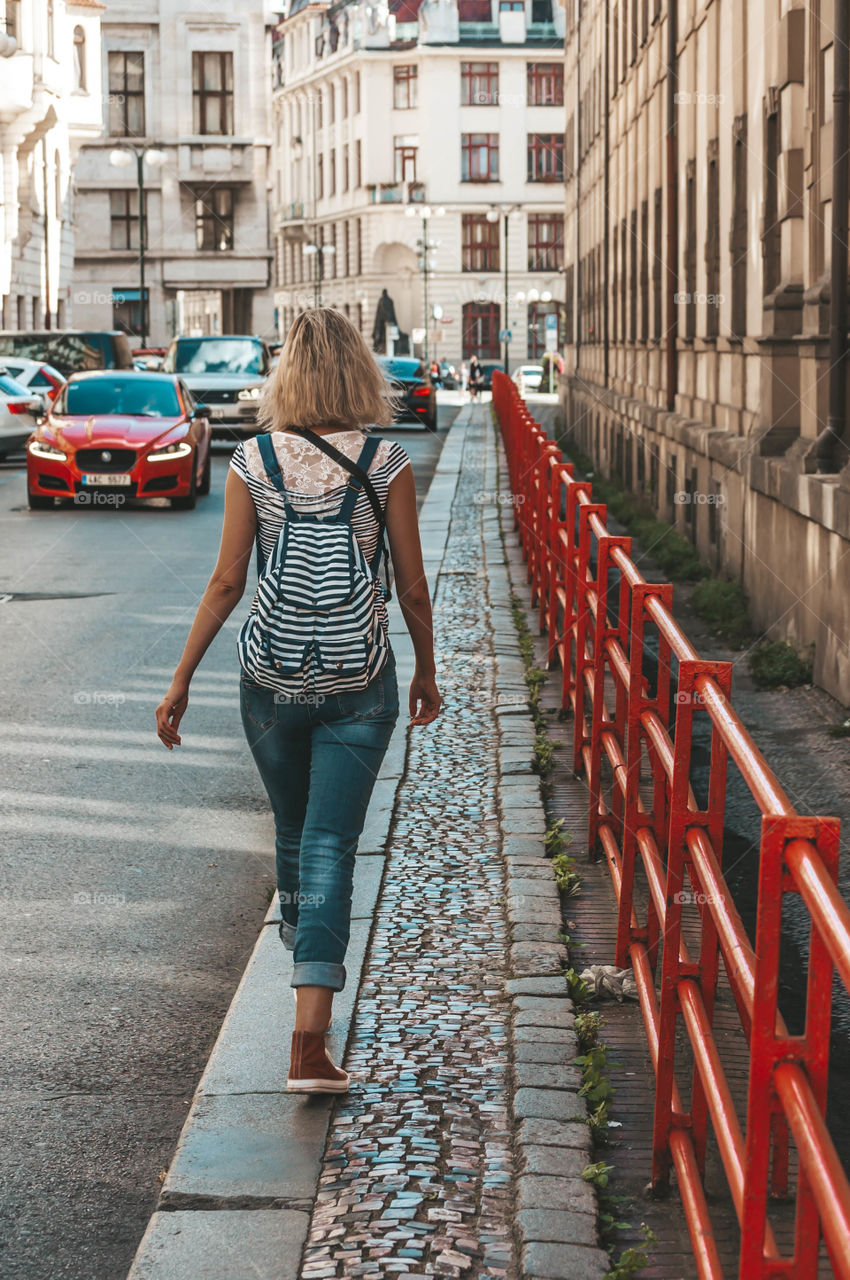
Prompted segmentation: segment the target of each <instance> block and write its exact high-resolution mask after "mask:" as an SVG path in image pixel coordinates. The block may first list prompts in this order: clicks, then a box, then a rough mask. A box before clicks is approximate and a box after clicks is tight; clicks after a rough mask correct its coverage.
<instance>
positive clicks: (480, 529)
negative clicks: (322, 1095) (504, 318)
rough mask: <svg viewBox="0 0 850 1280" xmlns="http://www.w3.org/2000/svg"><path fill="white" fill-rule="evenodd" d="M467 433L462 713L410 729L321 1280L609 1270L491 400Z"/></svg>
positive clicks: (444, 634)
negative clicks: (600, 1232) (508, 558)
mask: <svg viewBox="0 0 850 1280" xmlns="http://www.w3.org/2000/svg"><path fill="white" fill-rule="evenodd" d="M455 430H463V431H464V433H465V434H464V442H463V456H462V464H461V470H460V476H459V481H458V486H457V490H456V492H455V497H454V503H453V506H452V511H451V523H450V527H449V531H448V540H447V544H446V550H445V555H444V559H443V563H442V568H441V573H440V577H439V580H438V583H437V589H436V597H435V609H434V624H435V625H434V629H435V636H436V641H437V663H438V672H439V679H440V684H441V689H442V693H443V697H444V699H445V709H444V712H443V714H442V716H441V717H440V719H439V721H438V722H437V724H436V725H435V726H433V727H432V728H431V729H429V730H427V731H425V732H421V731H419V732H417V731H413V732H412V734H411V738H410V745H409V749H408V760H407V771H406V776H405V778H404V780H403V781H402V785H401V787H400V789H399V792H398V795H397V798H396V812H395V818H394V823H393V826H392V828H391V832H390V838H389V842H388V846H387V867H386V872H385V877H384V882H383V887H382V891H381V893H380V897H379V900H378V905H377V910H376V914H375V924H374V931H373V934H372V939H371V944H370V947H369V950H368V952H367V956H366V961H365V965H364V970H363V977H362V979H361V987H360V992H359V996H358V1000H357V1004H356V1009H355V1015H354V1022H353V1027H352V1033H351V1037H350V1040H349V1046H348V1054H347V1058H346V1066H347V1069H348V1070H349V1071H350V1072H351V1073H352V1077H353V1084H352V1090H351V1093H350V1094H349V1095H348V1097H347V1098H346V1099H345V1100H343V1101H341V1102H339V1103H338V1104H337V1107H336V1111H335V1114H334V1117H333V1119H332V1122H331V1126H330V1132H329V1138H328V1143H327V1148H326V1151H325V1155H324V1160H323V1166H322V1173H321V1177H320V1182H319V1190H318V1196H317V1199H316V1205H315V1209H314V1211H313V1215H312V1220H311V1224H310V1229H309V1234H308V1238H307V1242H306V1245H305V1250H304V1254H303V1259H302V1265H301V1273H300V1274H301V1276H302V1277H303V1280H321V1278H324V1277H348V1276H351V1277H355V1276H357V1277H364V1280H371V1277H375V1278H376V1280H377V1278H378V1277H384V1276H390V1275H393V1276H397V1277H399V1278H400V1280H404V1278H405V1277H413V1276H423V1275H435V1274H436V1275H443V1276H457V1277H467V1276H469V1277H481V1280H483V1278H484V1277H488V1278H489V1277H508V1278H510V1280H513V1278H514V1277H520V1276H522V1277H526V1276H539V1277H561V1276H563V1277H566V1276H569V1277H570V1278H571V1280H582V1277H585V1276H587V1277H590V1276H593V1277H596V1276H601V1275H604V1274H605V1272H606V1271H607V1269H608V1268H607V1261H606V1258H605V1255H604V1254H602V1253H601V1252H600V1251H599V1250H598V1249H597V1248H596V1243H597V1235H596V1204H595V1198H594V1193H593V1191H592V1189H591V1187H590V1186H589V1185H588V1184H587V1183H585V1182H583V1181H582V1180H581V1176H580V1175H581V1170H582V1168H583V1167H584V1165H585V1164H586V1163H587V1161H588V1159H589V1155H588V1151H589V1147H588V1140H587V1129H586V1126H585V1124H584V1119H585V1105H584V1101H583V1099H581V1098H580V1097H578V1087H579V1084H580V1080H579V1077H578V1072H577V1069H576V1068H575V1067H574V1066H573V1065H572V1059H573V1058H574V1057H575V1055H576V1052H577V1050H576V1048H575V1041H574V1036H573V1032H572V1029H571V1028H572V1020H573V1014H572V1006H571V1003H570V1001H569V1000H568V998H567V995H566V987H565V983H564V979H563V976H562V974H563V969H564V967H565V965H566V960H567V956H566V952H565V950H564V948H563V946H562V945H561V944H560V943H559V942H558V940H557V935H558V929H559V927H560V923H561V918H560V909H559V904H558V895H557V889H556V888H555V884H554V879H553V877H552V871H551V865H550V864H549V862H548V861H547V860H546V859H545V858H544V857H543V843H542V838H543V834H544V819H543V811H542V807H541V804H540V793H539V786H538V781H537V777H536V775H534V774H533V773H532V772H531V756H532V750H533V731H532V727H531V721H530V719H529V714H528V709H527V701H526V689H525V684H524V679H523V668H522V663H521V660H520V658H519V655H518V648H517V641H516V632H515V629H514V626H513V621H512V618H511V613H510V607H509V597H508V580H507V576H506V573H505V568H504V557H503V550H502V544H501V540H500V536H499V527H498V496H497V478H496V445H495V438H494V434H493V431H492V427H491V425H490V421H489V412H488V411H487V409H486V408H481V407H477V408H476V409H471V410H470V411H469V412H468V413H465V414H464V415H463V421H461V422H459V424H458V426H456V427H455Z"/></svg>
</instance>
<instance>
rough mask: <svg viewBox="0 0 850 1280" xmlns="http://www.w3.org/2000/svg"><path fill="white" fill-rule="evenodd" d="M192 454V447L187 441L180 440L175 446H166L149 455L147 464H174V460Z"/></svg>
mask: <svg viewBox="0 0 850 1280" xmlns="http://www.w3.org/2000/svg"><path fill="white" fill-rule="evenodd" d="M191 452H192V446H191V445H190V444H189V442H188V440H180V441H178V442H177V444H167V445H164V446H163V447H162V448H160V449H157V450H156V452H155V453H149V454H148V456H147V459H146V461H147V462H174V460H175V458H185V457H186V456H187V455H188V454H190V453H191Z"/></svg>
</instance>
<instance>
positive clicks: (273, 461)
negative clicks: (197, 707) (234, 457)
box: [237, 430, 389, 701]
mask: <svg viewBox="0 0 850 1280" xmlns="http://www.w3.org/2000/svg"><path fill="white" fill-rule="evenodd" d="M304 434H305V435H306V436H307V437H308V438H309V439H310V440H311V441H312V442H313V444H315V445H316V446H317V447H318V448H320V449H321V450H322V452H323V453H326V454H328V456H329V457H332V458H333V459H334V460H335V461H336V462H339V463H340V465H342V466H343V467H345V469H346V470H347V471H349V472H350V473H351V478H350V479H349V482H348V485H347V486H346V490H345V494H344V497H343V500H342V505H341V507H340V509H339V511H338V512H337V514H336V515H333V516H319V515H314V514H306V513H304V512H300V511H296V510H295V509H294V508H293V507H292V506H291V504H290V502H289V500H288V499H287V497H286V490H285V487H284V483H283V477H282V476H281V473H280V466H279V464H278V460H277V457H276V455H275V451H274V447H273V445H272V442H271V439H270V438H269V436H268V435H267V434H263V435H259V436H257V444H258V446H259V450H260V456H261V458H262V460H263V465H264V466H265V468H266V472H267V474H268V477H269V480H270V481H271V483H272V484H273V485H274V487H275V488H276V489H277V491H278V493H280V495H281V497H282V498H283V507H284V512H285V519H284V521H283V524H282V526H281V530H280V534H279V535H278V539H277V543H276V544H275V548H274V551H273V552H272V554H271V555H270V556H269V559H268V562H267V563H266V564H265V566H262V567H261V571H260V574H259V584H258V587H257V595H256V602H255V605H256V607H255V608H254V610H253V611H252V613H251V614H250V615H249V617H248V619H247V620H246V622H245V624H244V626H243V627H242V628H241V629H240V632H239V636H238V639H237V647H238V652H239V662H240V664H241V666H242V669H243V671H244V672H245V675H246V676H247V677H248V679H249V680H252V681H253V682H254V683H256V684H260V685H265V686H266V687H267V688H271V689H275V690H276V691H278V692H279V693H281V694H284V695H287V697H290V698H292V699H293V701H297V700H299V698H303V697H304V696H305V695H315V694H320V695H324V694H332V693H338V692H342V691H343V690H355V689H363V688H365V687H366V685H367V684H368V683H369V682H370V680H372V679H373V677H374V676H376V675H377V674H378V672H379V671H380V670H381V668H382V667H383V665H384V663H385V662H386V660H387V657H388V654H389V644H388V640H387V637H386V635H385V634H384V629H383V627H382V626H381V619H380V613H379V603H380V599H381V592H382V587H381V584H380V581H379V579H378V576H377V575H378V569H379V566H380V561H381V556H382V554H383V553H384V514H383V510H382V509H381V504H380V501H379V499H378V496H377V494H376V492H375V489H374V486H373V485H372V483H371V481H370V480H369V478H368V475H367V474H366V473H367V472H368V470H369V465H370V463H371V461H372V459H373V458H374V456H375V451H376V450H377V448H378V445H379V444H380V443H381V441H380V439H379V438H378V437H377V436H369V437H368V439H367V440H366V442H365V444H364V445H363V449H362V451H361V453H360V456H359V458H358V460H357V462H356V463H353V462H352V461H351V459H350V458H347V457H346V456H345V454H342V453H340V452H339V451H338V450H337V449H335V448H334V447H333V445H331V444H328V443H327V442H326V441H325V440H323V439H322V437H321V436H320V435H317V434H315V433H314V432H312V431H309V432H308V431H306V430H305V431H304ZM361 488H365V490H366V493H367V496H368V498H369V501H370V502H371V504H372V508H373V510H374V511H375V515H376V518H377V519H378V543H377V547H376V550H375V555H374V556H373V558H372V562H371V564H367V562H366V557H365V555H364V554H363V550H362V548H361V547H360V544H359V542H358V541H357V538H356V537H355V534H354V530H353V528H352V527H351V518H352V515H353V514H354V505H355V503H356V501H357V498H358V495H359V493H360V490H361ZM258 548H259V539H258Z"/></svg>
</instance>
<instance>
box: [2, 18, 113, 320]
mask: <svg viewBox="0 0 850 1280" xmlns="http://www.w3.org/2000/svg"><path fill="white" fill-rule="evenodd" d="M103 10H104V6H103V5H102V4H100V3H99V0H76V3H72V2H71V0H27V2H26V3H23V2H22V0H7V2H6V4H5V8H4V10H2V12H0V327H2V328H4V329H24V330H32V329H44V328H61V327H62V326H63V325H65V324H66V323H67V321H68V316H69V312H70V303H71V293H72V273H73V262H74V236H75V230H76V229H77V224H78V210H76V209H75V200H74V189H73V177H72V175H73V172H74V167H75V163H76V160H77V156H78V153H79V150H80V147H81V146H82V145H83V143H85V142H86V141H88V140H90V139H91V138H95V137H97V135H98V134H99V133H100V131H101V127H102V117H101V113H102V105H103V104H102V87H101V81H100V70H101V57H100V23H101V14H102V12H103Z"/></svg>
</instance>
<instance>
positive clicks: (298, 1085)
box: [286, 1076, 351, 1093]
mask: <svg viewBox="0 0 850 1280" xmlns="http://www.w3.org/2000/svg"><path fill="white" fill-rule="evenodd" d="M350 1085H351V1078H350V1076H346V1077H345V1079H344V1080H322V1079H315V1080H287V1082H286V1087H287V1089H288V1090H289V1092H290V1093H348V1090H349V1087H350Z"/></svg>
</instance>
